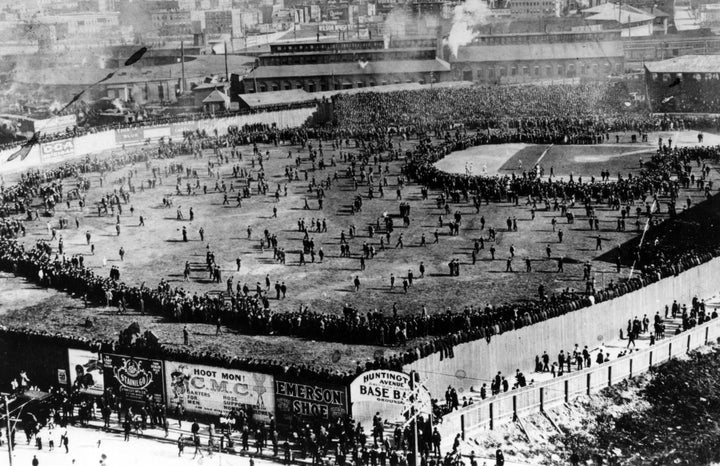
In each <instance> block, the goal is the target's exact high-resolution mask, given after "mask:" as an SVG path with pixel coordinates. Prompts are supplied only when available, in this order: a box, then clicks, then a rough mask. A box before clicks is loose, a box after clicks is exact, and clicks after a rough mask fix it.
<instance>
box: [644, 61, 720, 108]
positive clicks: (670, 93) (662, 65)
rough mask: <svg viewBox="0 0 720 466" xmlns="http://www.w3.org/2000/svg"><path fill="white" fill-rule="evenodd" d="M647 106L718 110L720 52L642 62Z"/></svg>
mask: <svg viewBox="0 0 720 466" xmlns="http://www.w3.org/2000/svg"><path fill="white" fill-rule="evenodd" d="M645 84H646V88H647V98H648V103H649V105H650V109H651V111H653V112H657V113H720V55H686V56H682V57H676V58H671V59H669V60H662V61H658V62H649V63H646V64H645Z"/></svg>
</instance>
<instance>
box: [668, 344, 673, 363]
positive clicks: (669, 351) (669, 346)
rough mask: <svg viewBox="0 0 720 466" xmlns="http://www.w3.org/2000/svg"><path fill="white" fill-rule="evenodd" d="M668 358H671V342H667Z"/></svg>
mask: <svg viewBox="0 0 720 466" xmlns="http://www.w3.org/2000/svg"><path fill="white" fill-rule="evenodd" d="M668 359H672V342H670V343H668Z"/></svg>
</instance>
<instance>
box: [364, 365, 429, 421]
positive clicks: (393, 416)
mask: <svg viewBox="0 0 720 466" xmlns="http://www.w3.org/2000/svg"><path fill="white" fill-rule="evenodd" d="M416 385H417V386H416V389H415V392H416V395H417V396H416V398H417V402H416V403H415V408H416V409H417V410H419V411H421V412H430V410H431V403H430V395H429V393H428V391H427V389H426V388H425V387H424V386H422V385H420V384H416ZM411 394H412V390H411V388H410V376H409V375H408V374H404V373H402V372H396V371H389V370H384V369H380V370H374V371H368V372H363V373H362V374H360V375H359V376H358V377H357V378H356V379H355V380H353V381H352V383H351V384H350V400H351V401H352V416H353V419H355V420H356V421H357V422H359V423H360V424H362V425H363V426H365V427H367V426H368V425H369V426H372V418H373V416H374V415H375V413H378V412H379V413H380V416H382V418H383V419H384V420H387V421H389V422H395V421H401V420H403V419H405V414H406V413H407V412H408V411H409V408H410V405H411V401H410V400H411Z"/></svg>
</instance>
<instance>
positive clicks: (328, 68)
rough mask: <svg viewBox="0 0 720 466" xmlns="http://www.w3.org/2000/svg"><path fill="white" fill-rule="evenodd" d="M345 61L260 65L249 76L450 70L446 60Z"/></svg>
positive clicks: (287, 76)
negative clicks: (314, 63)
mask: <svg viewBox="0 0 720 466" xmlns="http://www.w3.org/2000/svg"><path fill="white" fill-rule="evenodd" d="M364 63H365V64H364V66H363V64H362V63H360V62H344V63H322V64H316V65H282V66H260V67H258V68H256V69H255V71H253V72H251V73H250V74H248V76H247V78H248V79H252V78H258V79H260V78H296V77H298V78H300V77H303V76H333V75H334V76H348V75H352V76H354V75H374V74H398V73H429V72H445V71H450V64H449V63H447V62H446V61H443V60H440V59H435V60H402V61H399V60H388V61H376V62H373V61H369V62H364Z"/></svg>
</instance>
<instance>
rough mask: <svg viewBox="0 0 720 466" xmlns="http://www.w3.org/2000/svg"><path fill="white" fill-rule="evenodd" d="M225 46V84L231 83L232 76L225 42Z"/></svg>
mask: <svg viewBox="0 0 720 466" xmlns="http://www.w3.org/2000/svg"><path fill="white" fill-rule="evenodd" d="M224 44H225V82H230V74H229V73H228V65H227V42H224Z"/></svg>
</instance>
